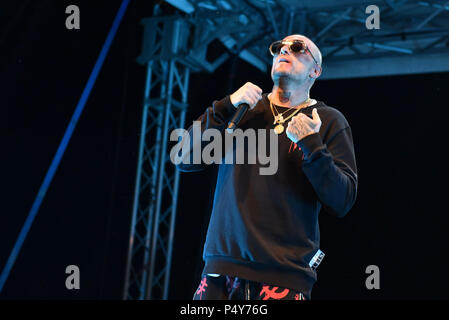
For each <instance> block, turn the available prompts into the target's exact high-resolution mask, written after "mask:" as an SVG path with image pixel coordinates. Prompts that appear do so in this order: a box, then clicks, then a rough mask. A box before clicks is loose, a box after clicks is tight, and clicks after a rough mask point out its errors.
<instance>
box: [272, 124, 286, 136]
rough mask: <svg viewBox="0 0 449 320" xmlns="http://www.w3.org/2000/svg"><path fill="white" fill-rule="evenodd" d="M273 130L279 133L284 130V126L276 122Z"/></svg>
mask: <svg viewBox="0 0 449 320" xmlns="http://www.w3.org/2000/svg"><path fill="white" fill-rule="evenodd" d="M274 132H275V133H276V134H281V133H282V132H284V126H283V125H282V124H278V125H277V126H276V127H274Z"/></svg>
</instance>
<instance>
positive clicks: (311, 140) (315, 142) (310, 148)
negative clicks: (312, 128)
mask: <svg viewBox="0 0 449 320" xmlns="http://www.w3.org/2000/svg"><path fill="white" fill-rule="evenodd" d="M296 144H297V145H298V147H300V148H301V150H302V153H303V154H304V159H307V158H309V157H310V156H311V155H312V153H314V152H315V151H318V150H319V149H321V148H322V147H323V140H322V139H321V136H320V134H319V133H318V132H316V133H313V134H310V135H308V136H305V137H304V138H302V139H301V140H299V141H298V142H297V143H296Z"/></svg>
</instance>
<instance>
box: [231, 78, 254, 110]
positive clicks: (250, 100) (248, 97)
mask: <svg viewBox="0 0 449 320" xmlns="http://www.w3.org/2000/svg"><path fill="white" fill-rule="evenodd" d="M230 98H231V103H232V104H233V105H234V107H236V108H237V107H238V106H239V105H240V104H242V103H247V104H248V105H249V108H250V109H253V108H254V107H255V106H256V104H257V102H259V100H260V99H262V89H261V88H259V87H258V86H256V85H255V84H253V83H251V82H247V83H245V84H244V85H243V86H242V87H241V88H240V89H238V90H237V91H236V92H234V93H233V94H231V96H230Z"/></svg>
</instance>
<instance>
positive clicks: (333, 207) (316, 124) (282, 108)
mask: <svg viewBox="0 0 449 320" xmlns="http://www.w3.org/2000/svg"><path fill="white" fill-rule="evenodd" d="M270 52H271V53H272V55H273V66H272V69H271V77H272V79H273V83H274V85H273V89H272V91H271V93H269V94H262V90H261V89H260V88H259V87H257V86H256V85H254V84H252V83H246V84H245V85H244V86H243V87H241V88H240V89H238V90H237V91H236V92H234V93H233V94H231V95H230V96H227V97H225V98H224V99H222V100H220V101H215V102H214V103H213V105H212V107H209V108H208V109H207V110H206V111H205V113H204V114H203V115H202V116H201V117H200V118H199V121H201V130H202V131H204V130H206V129H210V128H215V129H219V130H221V132H222V133H223V134H225V133H224V132H225V128H226V126H227V124H228V122H229V121H230V119H231V118H232V116H233V114H234V113H235V111H236V108H237V107H238V106H239V105H240V104H241V103H247V104H248V105H249V106H250V111H248V112H247V113H246V114H245V116H244V117H243V119H242V121H241V122H240V124H239V127H240V128H241V129H242V130H244V129H248V128H253V129H259V130H260V129H265V130H273V129H274V131H275V133H276V135H277V136H276V137H277V138H278V140H277V141H278V170H277V172H276V173H275V174H273V175H261V174H260V173H259V171H258V167H259V165H258V164H220V167H219V172H218V178H217V185H216V190H215V197H214V205H213V210H212V215H211V218H210V223H209V228H208V232H207V238H206V242H205V245H204V252H203V259H204V261H205V267H204V270H203V276H202V280H201V282H200V285H199V287H198V289H197V290H196V292H195V295H194V299H264V300H266V299H297V300H303V299H310V298H311V291H312V287H313V285H314V283H315V282H316V279H317V277H316V271H315V269H316V267H317V266H318V264H319V263H320V262H321V259H322V258H323V256H324V253H323V252H322V251H321V250H320V249H319V245H320V233H319V226H318V214H319V212H320V210H321V208H322V207H323V208H324V209H325V210H326V211H327V212H329V213H331V214H333V215H335V216H337V217H343V216H344V215H345V214H346V213H347V212H348V211H349V210H350V208H351V207H352V205H353V204H354V202H355V199H356V194H357V168H356V161H355V155H354V147H353V140H352V133H351V128H350V126H349V124H348V122H347V121H346V119H345V117H344V116H343V115H342V114H341V113H340V112H339V111H338V110H336V109H334V108H332V107H329V106H327V105H325V104H324V103H323V102H321V101H316V100H314V99H311V98H310V97H309V91H310V88H311V87H312V85H313V83H314V81H315V80H316V79H317V78H318V77H319V76H320V74H321V63H322V57H321V53H320V51H319V49H318V48H317V46H316V45H315V44H314V43H313V42H312V41H311V40H310V39H308V38H307V37H305V36H302V35H290V36H288V37H286V38H284V39H283V40H282V41H277V42H275V43H273V44H272V45H271V46H270ZM189 134H190V135H191V136H192V127H190V129H189ZM179 168H180V169H181V170H183V171H196V170H199V169H201V166H199V165H193V164H191V165H188V164H180V165H179Z"/></svg>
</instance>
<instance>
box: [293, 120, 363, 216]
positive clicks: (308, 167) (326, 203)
mask: <svg viewBox="0 0 449 320" xmlns="http://www.w3.org/2000/svg"><path fill="white" fill-rule="evenodd" d="M344 122H345V123H346V124H347V122H346V120H344ZM297 144H298V146H299V147H301V149H302V151H303V154H304V159H303V162H302V168H303V171H304V173H305V175H306V176H307V178H308V180H309V181H310V183H311V184H312V186H313V188H314V190H315V192H316V194H317V196H318V199H319V201H320V202H321V204H322V205H323V207H324V209H325V210H326V211H328V212H329V213H331V214H333V215H335V216H337V217H343V216H345V215H346V213H347V212H348V211H349V210H350V209H351V207H352V206H353V204H354V202H355V199H356V196H357V167H356V161H355V154H354V145H353V139H352V132H351V128H350V127H349V125H348V124H347V126H346V127H343V128H342V129H338V130H335V133H333V134H332V135H330V138H329V139H328V140H327V141H326V143H323V140H322V138H321V135H320V134H319V133H314V134H311V135H308V136H306V137H304V138H303V139H301V140H300V141H298V143H297Z"/></svg>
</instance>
